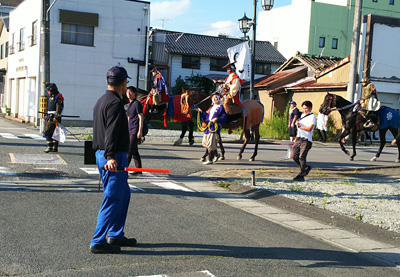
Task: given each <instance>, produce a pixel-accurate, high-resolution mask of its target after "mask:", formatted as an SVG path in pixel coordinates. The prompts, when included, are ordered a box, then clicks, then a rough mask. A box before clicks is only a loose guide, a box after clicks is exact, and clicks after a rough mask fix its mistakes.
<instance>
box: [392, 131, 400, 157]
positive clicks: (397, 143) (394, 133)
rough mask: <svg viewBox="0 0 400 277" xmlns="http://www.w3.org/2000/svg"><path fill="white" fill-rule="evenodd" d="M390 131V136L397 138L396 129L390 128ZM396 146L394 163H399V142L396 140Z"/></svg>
mask: <svg viewBox="0 0 400 277" xmlns="http://www.w3.org/2000/svg"><path fill="white" fill-rule="evenodd" d="M390 131H391V132H392V135H393V137H394V138H396V137H397V134H398V133H399V132H398V130H397V129H395V128H390ZM396 145H397V153H398V154H397V159H396V161H395V162H396V163H400V141H397V140H396Z"/></svg>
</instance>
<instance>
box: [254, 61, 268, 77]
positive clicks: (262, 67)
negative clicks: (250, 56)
mask: <svg viewBox="0 0 400 277" xmlns="http://www.w3.org/2000/svg"><path fill="white" fill-rule="evenodd" d="M254 73H255V74H261V75H270V74H271V64H270V63H256V68H255V70H254Z"/></svg>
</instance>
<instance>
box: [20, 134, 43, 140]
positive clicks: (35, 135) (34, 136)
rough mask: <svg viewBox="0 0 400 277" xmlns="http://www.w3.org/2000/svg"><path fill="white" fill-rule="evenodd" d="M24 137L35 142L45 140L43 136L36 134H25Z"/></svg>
mask: <svg viewBox="0 0 400 277" xmlns="http://www.w3.org/2000/svg"><path fill="white" fill-rule="evenodd" d="M24 136H26V137H29V138H31V139H36V140H45V138H44V137H43V136H39V135H37V134H25V135H24Z"/></svg>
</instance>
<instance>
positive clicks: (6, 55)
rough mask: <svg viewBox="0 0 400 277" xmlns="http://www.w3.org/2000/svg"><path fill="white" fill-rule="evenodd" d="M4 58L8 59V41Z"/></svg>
mask: <svg viewBox="0 0 400 277" xmlns="http://www.w3.org/2000/svg"><path fill="white" fill-rule="evenodd" d="M4 57H5V58H7V57H8V41H6V49H5V53H4Z"/></svg>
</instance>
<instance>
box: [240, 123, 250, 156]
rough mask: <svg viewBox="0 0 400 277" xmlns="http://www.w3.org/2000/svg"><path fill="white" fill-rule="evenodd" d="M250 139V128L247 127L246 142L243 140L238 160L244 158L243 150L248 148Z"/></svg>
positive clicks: (245, 132)
mask: <svg viewBox="0 0 400 277" xmlns="http://www.w3.org/2000/svg"><path fill="white" fill-rule="evenodd" d="M249 139H250V129H247V130H245V131H244V142H243V145H242V148H240V152H239V154H238V156H237V159H238V160H241V159H242V154H243V151H244V149H245V148H246V145H247V143H248V142H249Z"/></svg>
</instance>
